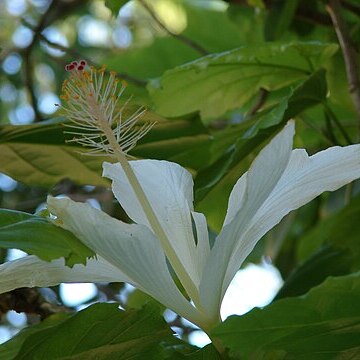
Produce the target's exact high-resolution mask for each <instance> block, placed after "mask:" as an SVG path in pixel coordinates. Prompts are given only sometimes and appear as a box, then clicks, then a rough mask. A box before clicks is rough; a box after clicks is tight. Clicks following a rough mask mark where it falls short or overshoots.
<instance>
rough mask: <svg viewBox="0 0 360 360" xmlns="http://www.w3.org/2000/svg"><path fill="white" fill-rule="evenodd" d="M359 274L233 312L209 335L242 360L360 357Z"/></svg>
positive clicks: (339, 278)
mask: <svg viewBox="0 0 360 360" xmlns="http://www.w3.org/2000/svg"><path fill="white" fill-rule="evenodd" d="M359 304H360V274H359V273H357V274H353V275H350V276H344V277H338V278H329V279H328V280H326V281H325V282H324V283H323V284H322V285H321V286H319V287H317V288H314V289H313V290H311V291H310V292H309V293H308V294H307V295H305V296H303V297H299V298H289V299H283V300H279V301H277V302H275V303H273V304H272V305H269V306H267V307H265V308H264V309H262V310H260V309H255V310H253V311H251V312H250V313H248V314H246V315H244V316H241V317H238V316H232V317H230V318H228V319H227V320H226V321H225V322H224V323H223V324H221V325H219V326H218V327H217V328H216V329H215V330H214V331H213V332H212V335H213V336H216V337H217V338H218V339H219V340H221V341H222V342H223V344H224V345H225V346H226V347H228V348H230V352H231V354H232V355H234V356H236V358H237V359H238V358H240V359H257V360H261V359H297V360H299V359H304V360H305V359H311V360H331V359H350V358H351V359H355V358H358V357H359V356H360V342H359V339H360V306H359Z"/></svg>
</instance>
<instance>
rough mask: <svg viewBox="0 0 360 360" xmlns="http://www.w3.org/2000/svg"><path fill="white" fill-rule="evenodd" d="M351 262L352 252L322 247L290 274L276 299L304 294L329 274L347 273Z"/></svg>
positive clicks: (349, 270)
mask: <svg viewBox="0 0 360 360" xmlns="http://www.w3.org/2000/svg"><path fill="white" fill-rule="evenodd" d="M351 264H352V258H351V254H350V252H348V251H344V250H339V249H336V248H333V247H330V246H325V247H322V248H320V249H319V250H318V251H317V252H316V253H315V254H314V255H312V256H310V258H309V259H307V260H306V261H305V262H304V263H303V264H301V265H300V266H299V267H297V268H296V269H295V270H294V271H293V272H292V273H291V274H290V275H289V277H288V278H287V279H286V281H285V283H284V285H283V286H282V287H281V289H280V290H279V292H278V293H277V294H276V296H275V299H274V300H278V299H282V298H285V297H291V296H299V295H303V294H305V293H307V292H308V291H309V290H310V289H311V288H313V287H314V286H317V285H319V284H321V283H322V282H323V281H324V280H325V279H326V278H327V277H329V276H340V275H347V274H349V273H350V272H351Z"/></svg>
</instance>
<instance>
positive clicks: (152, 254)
mask: <svg viewBox="0 0 360 360" xmlns="http://www.w3.org/2000/svg"><path fill="white" fill-rule="evenodd" d="M48 204H49V209H50V211H51V212H52V213H54V214H55V215H57V217H58V219H59V220H61V221H62V227H64V228H65V229H67V230H69V231H71V232H72V233H74V234H75V235H76V236H77V237H78V238H79V239H80V240H81V241H82V242H83V243H84V244H86V245H87V246H89V247H90V248H91V249H92V250H93V251H95V252H96V253H97V254H99V255H100V256H102V257H103V258H104V259H106V260H107V261H108V262H109V263H111V264H112V265H113V266H115V267H116V268H118V269H119V270H120V271H121V272H123V273H124V274H125V275H126V276H127V278H128V282H130V283H131V284H133V285H135V286H137V287H138V288H139V289H141V290H142V291H144V292H146V293H147V294H149V295H150V296H152V297H153V298H155V299H157V300H158V301H159V302H161V303H162V304H164V305H165V306H167V307H169V308H170V309H172V310H174V311H175V312H177V313H178V314H180V315H181V316H184V317H186V318H187V319H189V320H190V321H193V322H194V323H196V324H201V321H202V318H201V316H200V314H199V312H198V311H197V310H196V309H195V308H194V307H193V306H192V305H191V304H190V303H189V302H188V301H187V300H186V299H185V297H184V296H183V295H182V294H181V292H180V291H179V289H178V288H177V287H176V285H175V283H174V280H173V279H172V277H171V275H170V272H169V269H168V267H167V263H166V258H165V255H164V252H163V250H162V249H161V247H160V244H159V242H158V240H157V239H156V238H155V236H154V235H153V234H152V232H151V231H150V230H149V229H148V228H147V227H145V226H144V225H138V224H125V223H123V222H121V221H120V220H117V219H114V218H112V217H111V216H109V215H107V214H106V213H104V212H102V211H100V210H97V209H94V208H92V207H91V206H89V205H88V204H83V203H77V202H74V201H72V200H70V199H67V198H63V199H55V198H51V197H49V198H48Z"/></svg>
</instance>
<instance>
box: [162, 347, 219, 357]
mask: <svg viewBox="0 0 360 360" xmlns="http://www.w3.org/2000/svg"><path fill="white" fill-rule="evenodd" d="M169 359H171V360H221V359H222V358H221V356H220V355H219V353H218V351H217V350H216V349H215V347H214V345H213V344H208V345H206V346H204V347H203V348H202V349H197V350H195V351H188V353H187V354H182V353H179V352H178V351H176V352H174V353H172V354H171V357H169Z"/></svg>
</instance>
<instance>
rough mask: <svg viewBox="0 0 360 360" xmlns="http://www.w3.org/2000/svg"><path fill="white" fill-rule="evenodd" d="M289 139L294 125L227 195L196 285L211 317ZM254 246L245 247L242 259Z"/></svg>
mask: <svg viewBox="0 0 360 360" xmlns="http://www.w3.org/2000/svg"><path fill="white" fill-rule="evenodd" d="M293 135H294V122H293V121H290V122H288V124H287V125H286V126H285V127H284V129H283V130H282V131H281V132H280V133H279V134H277V135H276V136H275V137H274V138H273V139H272V140H271V141H270V143H269V144H268V145H267V146H266V147H265V148H264V149H263V150H262V151H261V152H260V153H259V155H258V156H257V158H256V159H255V160H254V162H253V163H252V164H251V167H250V169H249V171H248V172H247V173H245V174H244V175H243V176H242V177H241V178H240V179H239V180H238V182H237V184H236V185H235V186H234V189H233V191H232V193H231V195H230V199H229V207H228V212H227V215H226V219H225V225H224V227H223V229H222V231H221V232H220V234H219V236H218V237H217V238H216V241H215V245H214V247H213V249H212V250H211V253H210V256H209V259H208V262H207V264H206V266H205V269H204V276H203V279H202V281H201V283H200V297H201V301H202V304H203V307H204V308H205V309H207V311H208V312H210V313H212V314H213V316H215V314H214V313H215V312H218V311H219V309H220V304H221V301H222V298H223V296H224V294H225V291H226V289H227V287H228V285H229V283H230V281H231V279H232V277H233V276H234V275H235V273H236V271H235V272H234V273H232V272H230V271H229V270H228V265H229V263H231V262H232V261H233V260H232V258H233V256H234V251H235V250H236V249H237V247H238V243H239V241H240V240H239V239H240V238H241V236H242V234H243V231H244V229H245V228H246V227H247V224H248V223H249V221H251V219H252V218H253V217H254V215H255V214H256V212H257V211H258V209H259V208H260V207H261V205H262V204H263V202H264V201H265V200H266V199H267V197H268V196H269V195H270V194H271V192H272V191H273V189H274V188H275V186H276V184H277V183H278V181H279V179H280V178H281V176H282V174H283V172H284V171H285V169H286V166H287V164H288V162H289V158H290V155H291V151H292V139H293ZM255 243H256V242H255ZM255 243H254V244H252V243H251V244H248V249H247V251H246V252H247V253H246V256H247V255H248V254H249V252H250V251H251V250H252V248H253V246H254V245H255ZM242 261H243V260H242ZM242 261H241V262H239V267H240V265H241V263H242ZM239 267H238V268H239ZM238 268H237V270H238ZM231 269H233V267H232V268H231ZM229 280H230V281H229Z"/></svg>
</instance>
